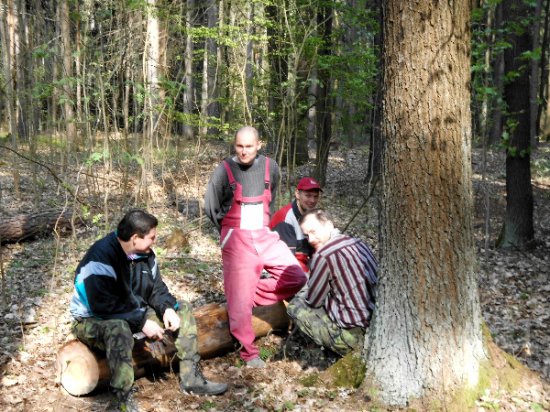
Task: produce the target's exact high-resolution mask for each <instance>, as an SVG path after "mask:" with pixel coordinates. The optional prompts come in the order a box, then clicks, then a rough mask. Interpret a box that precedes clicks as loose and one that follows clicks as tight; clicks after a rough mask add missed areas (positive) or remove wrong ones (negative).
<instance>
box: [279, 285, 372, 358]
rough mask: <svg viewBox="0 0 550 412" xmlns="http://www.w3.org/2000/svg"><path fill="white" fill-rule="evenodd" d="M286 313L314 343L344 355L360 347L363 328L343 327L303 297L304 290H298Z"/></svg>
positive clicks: (363, 337)
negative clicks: (310, 304)
mask: <svg viewBox="0 0 550 412" xmlns="http://www.w3.org/2000/svg"><path fill="white" fill-rule="evenodd" d="M287 311H288V315H289V316H290V317H291V318H292V320H293V321H294V322H295V323H296V325H297V326H298V328H299V329H300V330H301V331H302V332H303V333H305V334H306V335H308V336H309V337H310V338H311V339H313V340H314V341H315V343H316V344H318V345H320V346H323V347H324V348H327V349H330V350H332V351H333V352H336V353H338V354H339V355H341V356H345V355H346V354H348V353H349V352H351V351H352V350H354V349H361V347H362V345H363V343H364V340H365V329H363V328H360V327H356V328H351V329H344V328H342V327H341V326H339V325H338V324H336V322H334V321H333V320H332V319H330V317H329V316H328V314H327V312H326V310H325V309H324V308H323V307H320V308H313V307H311V306H309V305H308V304H307V302H306V299H305V291H304V290H302V291H301V292H299V293H298V294H297V295H296V296H295V297H294V299H292V300H291V301H290V303H289V304H288V308H287Z"/></svg>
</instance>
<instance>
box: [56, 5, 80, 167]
mask: <svg viewBox="0 0 550 412" xmlns="http://www.w3.org/2000/svg"><path fill="white" fill-rule="evenodd" d="M58 24H59V29H60V34H61V38H60V41H61V47H60V48H61V54H62V56H63V72H62V73H61V77H62V79H64V80H63V83H62V84H63V112H64V114H65V133H66V134H67V135H66V137H65V138H66V142H67V147H66V150H67V156H69V155H70V154H71V152H72V145H73V144H74V143H75V141H76V123H75V120H76V119H75V117H74V109H73V102H72V101H73V99H74V94H73V90H72V85H71V82H72V80H73V78H72V77H73V59H72V52H73V50H72V49H71V26H70V15H69V2H67V1H60V2H58Z"/></svg>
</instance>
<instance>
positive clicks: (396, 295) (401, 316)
mask: <svg viewBox="0 0 550 412" xmlns="http://www.w3.org/2000/svg"><path fill="white" fill-rule="evenodd" d="M469 4H470V3H469V2H468V1H466V0H462V1H458V2H453V3H449V2H436V3H434V2H431V1H426V0H421V1H416V2H414V7H411V4H410V3H409V2H403V1H401V0H388V1H387V2H385V4H384V43H385V44H384V58H385V62H384V64H385V67H384V86H385V90H384V92H385V95H384V106H383V111H384V115H383V117H382V118H383V123H382V126H383V134H384V137H385V140H386V144H387V147H386V150H385V152H384V171H383V193H384V198H383V219H384V222H383V245H382V253H383V259H382V264H381V274H380V287H379V290H378V302H377V310H376V312H375V316H374V319H373V323H372V325H371V328H370V334H369V339H368V340H367V344H366V348H365V349H366V360H367V378H368V381H367V382H369V383H370V384H372V385H373V386H374V387H375V388H376V389H375V390H376V391H377V393H378V395H379V397H380V400H381V401H382V402H385V403H387V404H389V405H395V406H405V405H407V403H408V402H410V401H411V400H413V399H417V400H418V401H419V402H422V400H423V398H424V399H425V400H426V401H427V402H429V401H430V400H433V399H443V400H444V399H445V395H448V394H449V393H451V392H452V391H453V389H456V388H461V389H462V388H464V387H471V386H474V385H475V384H476V383H477V381H478V373H479V361H480V360H481V359H483V358H484V353H483V344H482V335H481V325H480V305H479V299H478V295H477V284H476V277H475V272H474V263H475V254H474V245H473V234H472V224H471V222H472V189H471V166H470V139H471V115H470V106H469V105H470V92H469V87H470V66H469V65H470V29H469V19H470V6H469ZM425 406H426V405H424V407H425ZM419 409H424V408H423V407H420V408H419Z"/></svg>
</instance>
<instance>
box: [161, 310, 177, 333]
mask: <svg viewBox="0 0 550 412" xmlns="http://www.w3.org/2000/svg"><path fill="white" fill-rule="evenodd" d="M162 320H163V322H164V327H165V328H166V329H168V330H171V331H172V332H175V331H177V330H178V329H179V327H180V317H179V316H178V314H177V313H176V311H175V310H174V309H172V308H168V309H166V310H165V311H164V315H163V316H162Z"/></svg>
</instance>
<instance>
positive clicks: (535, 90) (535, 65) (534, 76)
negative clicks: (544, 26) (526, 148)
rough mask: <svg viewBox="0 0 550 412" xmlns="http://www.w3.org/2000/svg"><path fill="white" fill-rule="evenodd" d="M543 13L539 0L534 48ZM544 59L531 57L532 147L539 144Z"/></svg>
mask: <svg viewBox="0 0 550 412" xmlns="http://www.w3.org/2000/svg"><path fill="white" fill-rule="evenodd" d="M541 15H542V0H537V2H536V5H535V16H534V22H533V25H532V27H531V41H532V44H531V47H532V49H533V50H535V49H537V48H539V47H540V46H541V45H540V27H541ZM541 62H542V60H537V59H530V61H529V66H530V72H531V73H530V76H529V115H530V117H529V140H530V142H531V147H532V148H536V147H537V146H538V144H539V136H538V134H539V129H538V123H537V115H538V105H539V102H538V98H539V80H540V77H539V65H540V64H541Z"/></svg>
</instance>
